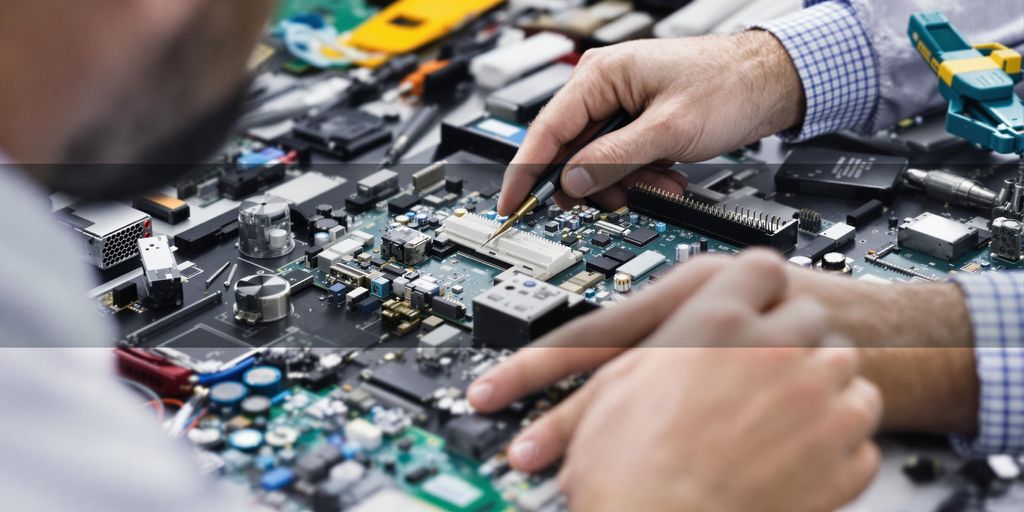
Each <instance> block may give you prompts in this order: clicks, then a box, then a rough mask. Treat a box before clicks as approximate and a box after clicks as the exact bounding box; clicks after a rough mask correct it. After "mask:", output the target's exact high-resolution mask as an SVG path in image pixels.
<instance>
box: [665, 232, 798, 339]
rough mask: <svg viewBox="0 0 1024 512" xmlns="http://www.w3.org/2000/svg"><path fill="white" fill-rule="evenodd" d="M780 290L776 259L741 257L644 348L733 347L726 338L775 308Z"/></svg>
mask: <svg viewBox="0 0 1024 512" xmlns="http://www.w3.org/2000/svg"><path fill="white" fill-rule="evenodd" d="M690 265H692V263H690ZM785 289H786V269H785V267H784V264H783V262H782V260H781V259H780V258H779V257H778V256H777V255H775V254H774V253H772V252H770V251H766V250H759V249H755V250H753V251H748V252H745V253H744V254H742V255H740V256H739V257H738V258H736V259H735V260H733V263H731V264H730V265H728V266H726V267H725V268H724V269H722V270H721V271H720V272H718V273H716V274H715V276H714V277H712V278H711V279H710V280H709V281H708V282H707V283H706V284H705V285H704V286H702V287H701V289H700V290H698V291H697V292H696V293H694V294H693V295H692V297H691V298H690V300H689V301H687V302H686V303H684V304H683V305H682V306H680V307H679V308H678V309H677V310H676V311H675V312H674V313H673V314H672V315H671V316H670V317H669V319H668V321H666V322H665V323H664V324H663V325H662V327H661V328H660V329H658V331H657V332H656V333H655V334H654V335H653V336H652V337H651V338H650V340H649V341H648V343H647V344H649V345H651V346H683V345H689V346H694V345H702V344H709V343H713V344H716V345H718V344H722V343H733V342H736V341H737V340H735V339H725V338H732V337H735V336H737V334H738V333H739V334H742V331H739V330H740V329H743V327H744V326H745V324H746V323H747V322H749V321H750V320H751V319H752V318H753V317H754V316H755V315H757V314H760V313H761V312H762V311H764V310H765V309H768V308H769V307H770V306H772V305H774V304H775V303H777V302H778V301H779V300H780V299H781V298H782V296H783V294H784V292H785ZM683 336H685V338H684V337H683Z"/></svg>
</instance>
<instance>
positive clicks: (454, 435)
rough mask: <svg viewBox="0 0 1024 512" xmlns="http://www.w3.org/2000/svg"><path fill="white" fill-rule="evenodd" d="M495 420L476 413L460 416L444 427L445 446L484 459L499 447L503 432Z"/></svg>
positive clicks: (456, 451) (471, 456) (468, 455)
mask: <svg viewBox="0 0 1024 512" xmlns="http://www.w3.org/2000/svg"><path fill="white" fill-rule="evenodd" d="M500 427H501V426H500V425H499V424H498V422H497V421H495V420H493V419H491V418H488V417H485V416H480V415H477V414H469V415H465V416H460V417H458V418H455V419H453V420H451V421H449V422H448V425H446V426H445V428H444V438H445V441H447V446H448V448H449V449H450V450H452V451H453V452H455V453H457V454H460V455H464V456H466V457H470V458H472V459H476V460H485V459H487V458H488V457H490V456H491V455H494V453H495V452H497V451H498V449H500V448H501V445H502V442H503V441H504V437H505V432H504V431H503V429H502V428H500Z"/></svg>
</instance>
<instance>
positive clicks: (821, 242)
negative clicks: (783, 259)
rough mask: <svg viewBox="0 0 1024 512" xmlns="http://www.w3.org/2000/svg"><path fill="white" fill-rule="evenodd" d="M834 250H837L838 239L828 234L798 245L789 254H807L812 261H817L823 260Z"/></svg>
mask: <svg viewBox="0 0 1024 512" xmlns="http://www.w3.org/2000/svg"><path fill="white" fill-rule="evenodd" d="M834 250H836V241H835V240H833V239H831V238H829V237H827V236H820V235H819V236H816V237H814V239H812V240H810V241H809V242H807V243H805V244H803V245H802V246H800V247H797V248H796V249H795V250H794V251H793V253H792V254H789V256H790V257H793V256H806V257H808V258H810V259H811V261H813V262H815V263H817V262H819V261H821V258H823V257H824V256H825V254H827V253H830V252H832V251H834Z"/></svg>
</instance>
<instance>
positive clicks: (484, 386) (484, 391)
mask: <svg viewBox="0 0 1024 512" xmlns="http://www.w3.org/2000/svg"><path fill="white" fill-rule="evenodd" d="M493 394H494V386H493V385H491V384H490V383H487V382H477V383H474V384H473V385H472V386H470V387H469V391H467V392H466V397H467V398H469V401H470V403H472V404H474V405H476V406H481V405H486V404H487V402H488V401H489V400H490V399H491V395H493Z"/></svg>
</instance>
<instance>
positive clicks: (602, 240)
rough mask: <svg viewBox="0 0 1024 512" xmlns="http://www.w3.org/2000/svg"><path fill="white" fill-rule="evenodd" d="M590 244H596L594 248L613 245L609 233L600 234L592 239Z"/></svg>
mask: <svg viewBox="0 0 1024 512" xmlns="http://www.w3.org/2000/svg"><path fill="white" fill-rule="evenodd" d="M590 243H591V244H594V247H608V246H609V245H611V243H612V237H611V236H609V235H608V234H607V233H598V234H596V235H594V238H591V239H590Z"/></svg>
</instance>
